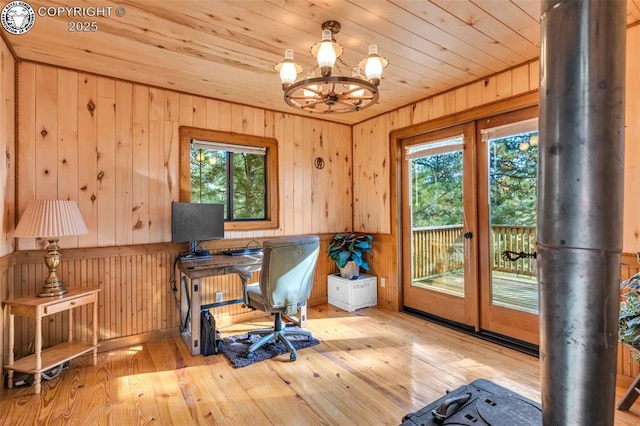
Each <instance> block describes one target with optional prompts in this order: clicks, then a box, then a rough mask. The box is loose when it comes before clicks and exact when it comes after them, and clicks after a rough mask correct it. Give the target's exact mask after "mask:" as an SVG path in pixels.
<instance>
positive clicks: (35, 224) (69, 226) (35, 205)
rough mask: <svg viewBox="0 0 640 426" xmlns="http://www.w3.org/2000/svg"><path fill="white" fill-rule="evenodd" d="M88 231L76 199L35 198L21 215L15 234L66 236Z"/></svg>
mask: <svg viewBox="0 0 640 426" xmlns="http://www.w3.org/2000/svg"><path fill="white" fill-rule="evenodd" d="M88 233H89V231H88V230H87V227H86V225H85V224H84V220H82V215H81V214H80V209H79V208H78V204H77V203H76V202H75V201H70V200H34V201H31V203H29V205H28V206H27V208H26V209H25V211H24V213H23V214H22V216H21V217H20V221H19V223H18V226H17V227H16V230H15V232H14V236H15V237H65V236H70V235H82V234H88Z"/></svg>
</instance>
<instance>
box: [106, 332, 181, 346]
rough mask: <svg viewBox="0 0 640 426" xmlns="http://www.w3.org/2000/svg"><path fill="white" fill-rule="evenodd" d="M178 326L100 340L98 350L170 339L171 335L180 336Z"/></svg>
mask: <svg viewBox="0 0 640 426" xmlns="http://www.w3.org/2000/svg"><path fill="white" fill-rule="evenodd" d="M179 335H180V330H179V329H178V327H174V328H167V329H165V330H159V331H154V332H152V333H143V334H136V335H134V336H127V337H121V338H118V339H111V340H103V341H101V342H100V346H99V347H98V352H109V351H113V350H116V349H121V348H126V347H129V346H135V345H141V344H143V343H147V342H155V341H157V340H162V339H168V338H170V337H174V336H179Z"/></svg>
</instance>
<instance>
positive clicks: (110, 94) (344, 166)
mask: <svg viewBox="0 0 640 426" xmlns="http://www.w3.org/2000/svg"><path fill="white" fill-rule="evenodd" d="M18 72H19V77H20V78H19V98H20V106H19V123H20V124H19V126H20V129H19V130H20V139H19V141H18V144H19V147H20V150H19V158H18V160H19V165H20V167H18V178H19V182H20V184H19V187H18V194H17V196H18V197H17V198H18V205H17V207H18V210H19V212H22V211H24V209H25V207H26V205H27V203H28V202H29V201H30V200H32V199H42V198H62V199H72V200H77V201H78V205H79V207H80V211H81V212H82V215H83V217H84V219H85V221H86V223H87V227H88V228H89V234H88V235H84V236H80V237H67V238H64V241H62V239H61V246H62V247H108V246H120V245H129V244H146V243H158V242H167V241H170V239H171V235H170V230H171V228H170V208H171V201H177V200H178V196H179V194H178V176H179V175H178V164H179V161H178V160H179V159H178V145H179V144H178V128H179V126H182V125H185V126H195V127H202V128H208V129H212V130H221V131H230V132H236V133H245V134H250V135H256V136H267V137H273V138H275V139H277V140H278V143H279V152H280V158H279V165H280V186H281V187H280V194H282V196H281V198H280V212H281V214H280V218H279V219H280V220H279V225H280V226H279V228H278V229H276V230H270V231H259V232H251V233H233V235H231V234H230V235H227V237H235V238H243V237H261V236H271V235H294V234H305V233H306V234H308V233H327V232H336V231H341V230H346V229H351V226H352V223H351V219H352V214H351V212H352V209H351V204H352V200H351V185H350V183H351V158H352V155H351V128H350V127H349V126H346V125H341V124H335V123H328V122H326V121H321V120H316V119H312V118H306V117H301V116H296V115H290V114H283V113H278V112H273V111H267V110H262V109H259V108H254V107H248V106H242V105H238V104H230V103H228V102H222V101H216V100H212V99H206V98H202V97H198V96H193V95H186V94H181V93H177V92H173V91H170V90H164V89H157V88H153V87H148V86H144V85H140V84H133V83H129V82H124V81H119V80H114V79H112V78H106V77H100V76H95V75H89V74H83V73H79V72H74V71H70V70H64V69H58V68H55V67H51V66H45V65H40V64H33V63H29V62H21V63H20V65H19V71H18ZM316 157H323V158H324V159H325V167H324V168H323V169H316V168H315V167H314V166H313V164H314V158H316ZM345 183H346V184H345ZM19 244H20V249H22V250H25V249H34V248H36V247H35V242H34V240H33V239H20V240H19Z"/></svg>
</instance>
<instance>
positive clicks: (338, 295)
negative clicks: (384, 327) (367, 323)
mask: <svg viewBox="0 0 640 426" xmlns="http://www.w3.org/2000/svg"><path fill="white" fill-rule="evenodd" d="M327 287H328V290H329V292H328V293H329V304H331V305H333V306H337V307H338V308H341V309H344V310H345V311H347V312H352V311H355V310H356V309H360V308H366V307H369V306H376V305H377V304H378V278H377V277H375V276H373V275H366V274H360V276H359V277H358V278H357V279H355V280H348V279H346V278H342V277H341V276H340V274H332V275H329V276H328V277H327Z"/></svg>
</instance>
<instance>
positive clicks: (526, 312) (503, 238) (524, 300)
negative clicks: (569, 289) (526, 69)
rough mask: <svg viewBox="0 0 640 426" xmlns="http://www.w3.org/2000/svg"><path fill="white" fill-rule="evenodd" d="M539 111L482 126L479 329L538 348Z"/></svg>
mask: <svg viewBox="0 0 640 426" xmlns="http://www.w3.org/2000/svg"><path fill="white" fill-rule="evenodd" d="M537 117H538V111H537V108H528V109H525V110H520V111H516V112H512V113H508V114H502V115H500V116H497V117H492V118H489V119H485V120H481V121H479V122H478V124H477V127H478V141H479V143H478V148H479V149H478V165H479V167H478V171H479V178H478V201H479V203H478V205H479V209H478V223H479V227H478V237H479V247H480V253H479V267H480V328H481V329H482V330H487V331H491V332H494V333H497V334H499V335H503V336H508V337H511V338H514V339H518V340H521V341H524V342H527V343H531V344H534V345H538V344H539V328H538V280H537V268H536V259H535V257H534V256H535V250H536V247H535V245H536V222H537V219H536V214H537V184H538V174H537V173H538V119H537Z"/></svg>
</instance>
